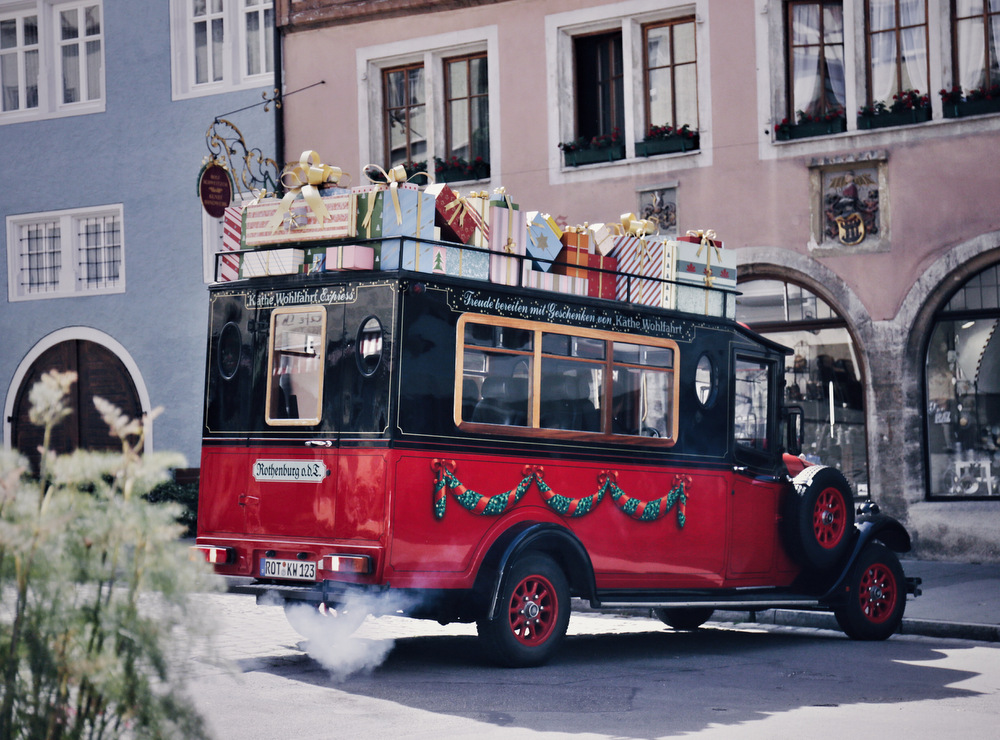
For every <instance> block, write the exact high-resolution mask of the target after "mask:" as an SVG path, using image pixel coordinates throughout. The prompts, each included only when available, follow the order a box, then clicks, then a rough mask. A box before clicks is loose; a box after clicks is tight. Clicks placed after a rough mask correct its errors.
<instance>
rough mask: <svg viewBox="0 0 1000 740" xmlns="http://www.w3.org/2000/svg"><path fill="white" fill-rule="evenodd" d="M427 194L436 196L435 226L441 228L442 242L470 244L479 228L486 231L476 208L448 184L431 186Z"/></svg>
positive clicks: (426, 190) (427, 189)
mask: <svg viewBox="0 0 1000 740" xmlns="http://www.w3.org/2000/svg"><path fill="white" fill-rule="evenodd" d="M425 192H427V193H430V194H431V195H433V196H434V207H435V210H436V215H435V217H434V225H435V226H440V227H441V238H442V240H444V241H449V242H459V243H460V244H468V243H469V240H470V239H472V235H473V234H474V233H475V231H476V229H477V228H478V229H480V230H483V229H484V227H485V224H483V221H482V216H480V214H479V213H478V212H477V211H476V209H475V207H473V205H472V204H471V203H469V202H468V201H467V200H466V199H465V198H463V197H461V196H460V195H459V194H458V193H457V192H455V191H454V190H452V189H451V188H450V187H448V186H447V185H446V184H444V183H437V184H435V185H429V186H428V187H427V188H426V189H425Z"/></svg>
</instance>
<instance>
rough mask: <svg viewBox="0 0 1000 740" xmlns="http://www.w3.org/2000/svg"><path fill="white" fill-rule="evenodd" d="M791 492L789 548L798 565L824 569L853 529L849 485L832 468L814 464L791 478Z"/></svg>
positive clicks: (840, 553)
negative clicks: (795, 556)
mask: <svg viewBox="0 0 1000 740" xmlns="http://www.w3.org/2000/svg"><path fill="white" fill-rule="evenodd" d="M792 484H793V486H794V487H795V495H794V496H793V497H791V498H790V499H789V505H790V506H791V507H792V510H791V511H790V512H789V514H788V516H787V517H786V519H787V526H788V527H789V531H788V535H789V537H790V539H791V543H790V544H791V545H792V550H793V552H794V553H796V555H797V556H798V559H799V560H800V561H801V563H802V565H804V566H806V567H808V568H816V569H818V570H826V569H828V568H832V567H833V566H835V565H837V564H838V563H839V562H841V561H842V560H843V559H844V558H845V557H846V556H847V552H848V550H849V549H850V547H851V540H852V536H853V533H854V499H853V496H852V495H851V487H850V485H849V484H848V482H847V479H846V478H845V477H844V475H843V473H841V472H840V471H839V470H837V469H836V468H828V467H825V466H822V465H814V466H811V467H808V468H806V469H805V470H803V471H802V472H801V473H799V474H798V475H797V476H795V478H794V479H793V480H792Z"/></svg>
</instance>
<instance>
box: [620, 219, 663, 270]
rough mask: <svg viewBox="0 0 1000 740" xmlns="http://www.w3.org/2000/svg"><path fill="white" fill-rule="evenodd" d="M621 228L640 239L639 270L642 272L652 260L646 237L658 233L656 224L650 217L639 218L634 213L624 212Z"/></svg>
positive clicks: (625, 232)
mask: <svg viewBox="0 0 1000 740" xmlns="http://www.w3.org/2000/svg"><path fill="white" fill-rule="evenodd" d="M621 228H622V230H623V232H624V234H627V235H628V236H634V237H637V238H638V239H639V271H640V272H642V268H643V266H644V265H645V264H646V263H648V262H649V261H650V256H649V245H648V244H646V237H647V236H649V235H650V234H655V233H656V224H654V223H653V222H652V221H650V220H649V219H641V218H638V217H637V216H636V215H635V214H634V213H623V214H622V215H621Z"/></svg>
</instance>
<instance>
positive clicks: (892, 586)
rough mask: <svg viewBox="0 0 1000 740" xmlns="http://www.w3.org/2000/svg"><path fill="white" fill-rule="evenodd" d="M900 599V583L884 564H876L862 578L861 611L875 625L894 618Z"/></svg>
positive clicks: (860, 585) (859, 592)
mask: <svg viewBox="0 0 1000 740" xmlns="http://www.w3.org/2000/svg"><path fill="white" fill-rule="evenodd" d="M898 599H899V583H898V582H897V581H896V577H895V576H894V575H893V573H892V571H891V570H890V569H889V567H888V566H887V565H885V564H884V563H875V564H874V565H871V566H869V568H868V570H866V571H865V572H864V575H862V576H861V582H860V583H859V584H858V600H859V601H860V606H861V611H862V612H864V614H865V616H867V617H868V620H869V621H870V622H873V623H874V624H882V623H883V622H885V621H887V620H888V619H890V618H891V617H892V613H893V611H894V610H895V608H896V601H897V600H898Z"/></svg>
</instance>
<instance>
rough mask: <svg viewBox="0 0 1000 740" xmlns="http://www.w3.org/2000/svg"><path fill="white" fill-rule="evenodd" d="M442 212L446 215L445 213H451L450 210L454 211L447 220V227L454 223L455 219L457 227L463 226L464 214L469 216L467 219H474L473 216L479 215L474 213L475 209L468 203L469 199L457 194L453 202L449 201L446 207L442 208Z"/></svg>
mask: <svg viewBox="0 0 1000 740" xmlns="http://www.w3.org/2000/svg"><path fill="white" fill-rule="evenodd" d="M444 210H445V212H446V213H447V211H451V210H454V211H455V212H454V213H453V214H451V216H450V217H449V218H448V225H449V226H451V225H452V224H453V223H455V219H456V218H457V219H458V225H459V226H465V216H466V214H470V215H469V218H474V217H475V216H478V215H479V214H478V213H476V211H475V209H474V208H473V207H472V204H471V203H469V199H468V198H466V197H464V196H461V195H459V194H458V193H455V200H453V201H451V202H450V203H449V204H448V205H446V206H445V207H444Z"/></svg>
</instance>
